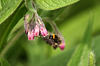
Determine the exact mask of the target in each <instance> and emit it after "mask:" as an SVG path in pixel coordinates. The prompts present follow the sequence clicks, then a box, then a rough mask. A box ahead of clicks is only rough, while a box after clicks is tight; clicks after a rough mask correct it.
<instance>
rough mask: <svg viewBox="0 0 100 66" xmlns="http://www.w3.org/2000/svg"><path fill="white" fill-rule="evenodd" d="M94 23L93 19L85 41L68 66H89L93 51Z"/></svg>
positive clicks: (86, 32) (85, 35) (79, 46)
mask: <svg viewBox="0 0 100 66" xmlns="http://www.w3.org/2000/svg"><path fill="white" fill-rule="evenodd" d="M92 23H93V20H92V17H91V18H90V21H89V24H88V27H87V29H86V31H85V34H84V37H83V40H82V42H81V43H80V44H79V45H78V47H77V49H76V50H75V52H74V53H73V56H72V58H71V59H70V61H69V63H68V66H88V61H89V53H90V51H91V39H92Z"/></svg>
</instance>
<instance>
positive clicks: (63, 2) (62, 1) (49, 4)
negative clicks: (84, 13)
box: [35, 0, 79, 10]
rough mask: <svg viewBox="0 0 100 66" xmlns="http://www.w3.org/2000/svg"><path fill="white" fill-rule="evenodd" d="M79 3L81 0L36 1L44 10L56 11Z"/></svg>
mask: <svg viewBox="0 0 100 66" xmlns="http://www.w3.org/2000/svg"><path fill="white" fill-rule="evenodd" d="M77 1H79V0H35V2H36V3H37V5H38V6H39V7H40V8H41V9H44V10H55V9H58V8H61V7H64V6H68V5H70V4H73V3H76V2H77Z"/></svg>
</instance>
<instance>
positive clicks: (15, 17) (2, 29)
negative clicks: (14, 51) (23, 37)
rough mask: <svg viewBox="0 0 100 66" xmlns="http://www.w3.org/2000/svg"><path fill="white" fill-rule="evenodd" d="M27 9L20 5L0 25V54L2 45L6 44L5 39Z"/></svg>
mask: <svg viewBox="0 0 100 66" xmlns="http://www.w3.org/2000/svg"><path fill="white" fill-rule="evenodd" d="M26 12H27V9H26V7H25V6H24V5H22V4H21V5H20V8H17V10H16V11H15V12H14V13H13V14H12V15H11V16H10V17H9V18H8V19H6V20H5V22H3V23H2V24H0V52H1V49H2V45H3V44H5V43H6V40H7V37H8V35H9V33H10V31H11V30H12V29H13V27H14V26H15V25H16V23H17V22H18V21H19V20H20V19H21V18H22V17H23V16H24V15H25V13H26Z"/></svg>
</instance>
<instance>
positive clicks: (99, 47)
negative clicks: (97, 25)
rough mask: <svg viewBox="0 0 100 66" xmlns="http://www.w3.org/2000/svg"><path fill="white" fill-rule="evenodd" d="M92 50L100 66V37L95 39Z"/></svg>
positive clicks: (97, 64) (97, 65)
mask: <svg viewBox="0 0 100 66" xmlns="http://www.w3.org/2000/svg"><path fill="white" fill-rule="evenodd" d="M92 49H93V53H94V54H95V60H96V62H95V63H96V66H100V35H98V36H96V37H95V38H94V40H93V45H92Z"/></svg>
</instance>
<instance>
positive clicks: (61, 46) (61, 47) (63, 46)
mask: <svg viewBox="0 0 100 66" xmlns="http://www.w3.org/2000/svg"><path fill="white" fill-rule="evenodd" d="M59 47H60V49H61V50H64V48H65V42H64V41H62V43H61V45H60V46H59Z"/></svg>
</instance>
